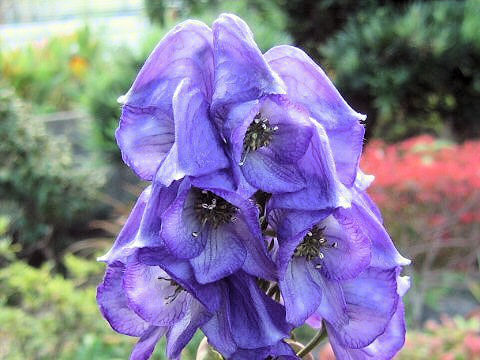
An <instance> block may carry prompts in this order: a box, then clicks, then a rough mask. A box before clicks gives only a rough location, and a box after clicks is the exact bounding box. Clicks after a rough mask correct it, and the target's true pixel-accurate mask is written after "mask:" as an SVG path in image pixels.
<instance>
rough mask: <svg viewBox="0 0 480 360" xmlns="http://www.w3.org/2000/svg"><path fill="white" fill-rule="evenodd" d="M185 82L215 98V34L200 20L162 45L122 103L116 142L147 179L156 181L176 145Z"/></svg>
mask: <svg viewBox="0 0 480 360" xmlns="http://www.w3.org/2000/svg"><path fill="white" fill-rule="evenodd" d="M185 78H189V79H191V81H192V83H193V84H194V85H195V86H196V87H197V88H198V89H200V91H201V92H202V93H203V94H204V96H205V98H206V99H211V96H212V84H213V47H212V32H211V30H210V28H208V26H206V25H205V24H203V23H201V22H198V21H191V20H190V21H186V22H183V23H181V24H179V25H178V26H176V27H175V28H174V29H173V30H171V31H170V32H169V33H168V34H167V35H166V36H165V37H164V38H163V39H162V41H160V43H159V44H158V45H157V46H156V48H155V49H154V50H153V52H152V53H151V55H150V56H149V58H148V59H147V61H146V62H145V65H144V66H143V67H142V69H141V70H140V72H139V74H138V76H137V78H136V79H135V82H134V83H133V85H132V87H131V88H130V90H129V91H128V93H127V94H126V95H125V96H124V97H123V99H122V101H123V102H124V107H123V111H122V116H121V120H120V125H119V128H118V129H117V131H116V138H117V142H118V144H119V147H120V149H121V150H122V157H123V159H124V161H125V162H126V163H127V165H129V166H130V167H131V168H132V169H133V170H134V171H135V173H136V174H137V175H138V176H140V178H142V179H143V180H151V179H153V177H154V175H155V172H156V170H157V168H158V166H159V165H160V163H161V162H162V161H163V160H164V158H165V156H166V155H167V153H168V152H169V151H170V149H171V147H172V145H173V142H174V133H175V131H174V123H173V113H174V112H173V109H172V99H173V95H174V92H175V90H176V89H177V86H178V84H179V83H180V82H181V81H182V80H183V79H185Z"/></svg>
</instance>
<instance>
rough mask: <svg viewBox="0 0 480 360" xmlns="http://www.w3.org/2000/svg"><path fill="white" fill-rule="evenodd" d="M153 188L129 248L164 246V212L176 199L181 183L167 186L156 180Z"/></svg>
mask: <svg viewBox="0 0 480 360" xmlns="http://www.w3.org/2000/svg"><path fill="white" fill-rule="evenodd" d="M151 188H152V190H151V195H150V198H149V199H148V202H147V205H146V207H145V211H144V214H143V217H142V220H141V222H140V227H139V229H138V232H137V234H136V236H135V239H134V241H133V242H131V243H130V244H129V245H128V249H132V250H133V249H138V248H142V247H161V246H164V243H163V240H162V238H161V237H160V230H161V226H162V214H163V212H164V211H165V210H166V209H167V208H168V207H169V206H170V205H171V204H172V202H173V201H174V200H175V197H176V196H177V193H178V188H179V183H178V182H176V183H173V184H172V185H170V186H169V187H166V186H163V185H162V184H160V183H159V182H158V181H156V180H154V182H153V185H152V187H151Z"/></svg>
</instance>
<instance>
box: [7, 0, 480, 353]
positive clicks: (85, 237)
mask: <svg viewBox="0 0 480 360" xmlns="http://www.w3.org/2000/svg"><path fill="white" fill-rule="evenodd" d="M223 11H229V12H234V13H236V14H238V15H240V16H241V17H243V18H244V19H245V20H246V21H247V22H248V23H249V25H250V26H251V27H252V29H253V31H254V33H255V36H256V40H257V42H258V44H259V46H260V47H261V49H262V50H264V51H265V50H267V49H268V48H270V47H271V46H274V45H276V44H284V43H289V44H294V45H297V46H299V47H301V48H302V49H304V50H305V51H307V52H308V53H309V54H310V55H311V56H312V57H313V58H314V59H315V60H316V61H317V62H318V63H319V64H321V66H322V67H323V68H324V69H325V70H326V71H327V72H328V74H329V76H330V77H331V78H332V80H333V82H334V83H335V85H336V86H337V87H338V89H339V90H340V92H341V93H342V94H343V95H344V97H345V98H346V99H347V101H348V102H349V103H350V104H351V105H352V107H354V108H355V109H356V110H358V111H360V112H363V113H365V114H368V120H367V122H366V129H367V140H366V144H365V154H364V157H363V160H362V168H363V169H364V171H366V172H367V173H372V174H374V175H375V176H376V182H375V183H374V185H373V186H372V188H371V190H370V194H371V195H372V196H373V197H374V198H375V200H376V201H377V202H378V203H379V205H380V207H381V209H382V211H383V214H384V219H385V223H386V225H387V227H388V229H389V231H390V233H391V235H392V238H393V239H394V240H395V242H396V245H397V247H398V248H399V249H400V250H401V252H402V253H403V254H404V255H406V256H408V257H410V258H411V259H413V266H411V267H410V268H409V269H408V270H407V272H408V274H409V275H412V276H413V287H412V289H411V290H410V292H409V293H408V295H407V296H406V302H407V319H408V324H409V332H408V339H407V344H406V346H405V349H404V350H403V351H402V352H401V353H400V354H399V355H398V357H397V358H398V359H407V360H412V359H413V360H415V359H433V360H472V359H480V269H479V265H480V140H479V137H480V119H479V114H480V0H467V1H448V0H445V1H422V2H420V1H408V0H404V1H387V0H365V1H356V0H338V1H333V0H322V1H309V0H239V1H221V0H203V1H195V0H163V1H162V0H105V1H86V0H70V1H63V0H0V359H9V360H16V359H75V360H80V359H100V360H101V359H127V358H128V355H129V351H130V348H131V346H132V344H133V343H134V339H129V338H128V337H125V336H119V335H116V334H115V333H114V332H113V331H112V330H111V329H110V328H109V326H108V325H107V324H106V322H105V321H104V320H103V319H102V318H101V316H100V313H99V311H98V310H97V307H96V303H95V286H96V284H97V283H98V282H99V281H100V279H101V276H102V274H103V270H104V267H103V264H100V263H97V262H96V261H95V259H96V256H98V255H100V254H102V253H104V252H105V250H106V249H107V248H108V247H109V246H110V245H111V244H112V243H113V241H114V239H115V236H116V234H117V233H118V232H119V230H120V229H121V226H122V224H123V223H124V221H125V219H126V217H127V215H128V213H129V210H130V209H131V207H132V204H133V201H134V200H135V197H136V196H137V195H138V193H139V192H140V191H141V189H142V187H144V186H145V184H142V183H139V182H138V181H137V180H136V178H135V176H134V175H133V174H132V173H131V171H130V170H129V169H128V168H127V167H126V166H125V165H124V164H123V163H122V161H121V158H120V153H119V150H118V148H117V146H116V144H115V140H114V130H115V128H116V126H117V122H118V118H119V113H120V106H119V104H118V103H117V98H118V97H119V96H120V95H122V94H124V93H125V92H126V91H127V90H128V88H129V86H130V84H131V83H132V81H133V79H134V77H135V75H136V73H137V71H138V70H139V68H140V67H141V65H142V63H143V62H144V60H145V59H146V57H147V55H148V54H149V53H150V51H151V50H152V49H153V47H154V45H155V44H156V43H157V42H158V41H159V40H160V39H161V38H162V36H163V35H164V34H165V33H166V31H168V29H170V28H171V27H172V26H173V25H174V24H176V23H178V22H179V21H181V20H183V19H185V18H197V19H201V20H203V21H206V22H207V23H211V21H212V20H213V19H214V18H215V17H216V16H217V15H218V14H219V13H220V12H223ZM310 334H311V333H310V332H309V330H308V329H300V330H299V331H298V336H299V337H300V338H301V339H302V338H307V337H308V336H309V335H310ZM200 340H201V334H197V336H196V337H195V338H194V341H193V342H192V345H191V346H189V347H188V348H187V349H186V351H185V356H184V357H185V359H187V360H190V359H194V354H195V352H196V346H197V345H198V343H199V341H200ZM321 352H322V354H321V355H318V356H322V359H332V357H331V355H328V347H325V348H323V349H321ZM154 358H155V359H164V355H163V345H160V346H158V349H157V351H156V353H155V357H154Z"/></svg>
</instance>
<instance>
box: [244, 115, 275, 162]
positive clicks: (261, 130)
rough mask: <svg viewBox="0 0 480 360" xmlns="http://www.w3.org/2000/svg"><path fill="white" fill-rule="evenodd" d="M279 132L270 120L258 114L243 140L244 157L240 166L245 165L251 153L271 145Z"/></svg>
mask: <svg viewBox="0 0 480 360" xmlns="http://www.w3.org/2000/svg"><path fill="white" fill-rule="evenodd" d="M277 130H278V126H271V125H270V122H269V121H268V119H267V118H266V117H264V116H262V114H260V113H258V114H257V115H255V118H254V119H253V121H252V123H251V124H250V125H249V127H248V129H247V132H246V133H245V138H244V139H243V155H242V160H241V161H240V166H241V165H243V164H244V163H245V158H246V156H247V154H248V153H249V152H253V151H256V150H258V149H260V148H261V147H263V146H267V145H268V144H270V142H271V141H272V137H273V134H274V133H275V132H276V131H277Z"/></svg>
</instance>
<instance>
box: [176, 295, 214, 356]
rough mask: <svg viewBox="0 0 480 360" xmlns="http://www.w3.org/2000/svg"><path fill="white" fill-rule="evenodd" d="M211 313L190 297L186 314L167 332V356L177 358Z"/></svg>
mask: <svg viewBox="0 0 480 360" xmlns="http://www.w3.org/2000/svg"><path fill="white" fill-rule="evenodd" d="M211 317H212V315H211V314H210V313H208V311H206V309H205V308H204V307H203V305H202V304H200V303H199V302H198V301H197V300H195V299H194V298H192V297H190V304H189V306H188V311H187V313H186V315H185V316H184V317H183V318H182V319H181V320H180V321H178V322H176V323H175V324H174V325H173V326H172V327H171V328H170V329H169V331H168V333H167V357H168V358H169V359H174V358H177V357H178V358H179V357H180V354H181V352H182V350H183V349H184V348H185V346H187V344H188V343H189V342H190V340H191V339H192V337H193V335H195V332H196V331H197V329H198V328H199V327H200V326H202V325H203V324H204V323H205V322H207V321H208V320H209V319H210V318H211Z"/></svg>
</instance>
